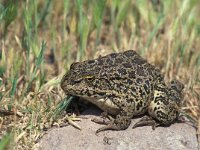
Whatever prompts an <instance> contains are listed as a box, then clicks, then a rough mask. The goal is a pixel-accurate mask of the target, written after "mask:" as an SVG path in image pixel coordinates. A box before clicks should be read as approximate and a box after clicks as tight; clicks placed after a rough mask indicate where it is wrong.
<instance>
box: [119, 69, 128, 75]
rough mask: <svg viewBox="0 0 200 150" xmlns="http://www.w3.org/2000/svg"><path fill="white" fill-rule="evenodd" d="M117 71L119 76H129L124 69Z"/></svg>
mask: <svg viewBox="0 0 200 150" xmlns="http://www.w3.org/2000/svg"><path fill="white" fill-rule="evenodd" d="M117 71H118V72H119V74H121V75H126V74H127V72H126V69H123V68H120V69H118V70H117Z"/></svg>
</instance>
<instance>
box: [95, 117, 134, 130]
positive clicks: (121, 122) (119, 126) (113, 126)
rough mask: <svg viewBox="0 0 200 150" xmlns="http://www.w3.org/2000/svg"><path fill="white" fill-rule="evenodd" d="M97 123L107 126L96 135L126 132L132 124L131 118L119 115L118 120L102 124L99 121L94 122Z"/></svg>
mask: <svg viewBox="0 0 200 150" xmlns="http://www.w3.org/2000/svg"><path fill="white" fill-rule="evenodd" d="M93 121H94V122H96V123H100V124H105V125H106V126H104V127H102V128H99V129H98V130H97V131H96V133H99V132H101V131H105V130H125V129H127V128H128V127H129V125H130V124H131V118H130V117H127V116H122V115H120V114H119V115H117V116H116V119H114V120H111V121H105V122H101V121H99V120H93Z"/></svg>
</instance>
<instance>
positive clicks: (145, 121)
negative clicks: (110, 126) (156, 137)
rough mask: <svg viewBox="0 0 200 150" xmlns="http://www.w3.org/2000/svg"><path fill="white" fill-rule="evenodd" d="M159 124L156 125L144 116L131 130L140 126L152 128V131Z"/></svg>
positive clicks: (151, 119) (152, 120)
mask: <svg viewBox="0 0 200 150" xmlns="http://www.w3.org/2000/svg"><path fill="white" fill-rule="evenodd" d="M159 125H160V124H159V123H157V122H156V121H155V120H154V119H153V118H152V117H149V116H144V117H143V118H142V119H141V120H140V121H138V122H137V123H136V124H134V126H133V129H134V128H137V127H140V126H152V129H153V130H155V128H156V127H157V126H159Z"/></svg>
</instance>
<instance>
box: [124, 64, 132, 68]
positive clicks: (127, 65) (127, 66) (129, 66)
mask: <svg viewBox="0 0 200 150" xmlns="http://www.w3.org/2000/svg"><path fill="white" fill-rule="evenodd" d="M122 65H123V66H124V67H125V68H132V65H131V64H130V63H123V64H122Z"/></svg>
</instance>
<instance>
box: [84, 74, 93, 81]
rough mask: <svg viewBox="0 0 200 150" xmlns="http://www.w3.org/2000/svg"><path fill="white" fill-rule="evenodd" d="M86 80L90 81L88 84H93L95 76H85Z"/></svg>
mask: <svg viewBox="0 0 200 150" xmlns="http://www.w3.org/2000/svg"><path fill="white" fill-rule="evenodd" d="M84 78H85V80H86V81H88V82H91V81H93V80H94V76H92V75H88V76H85V77H84Z"/></svg>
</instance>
